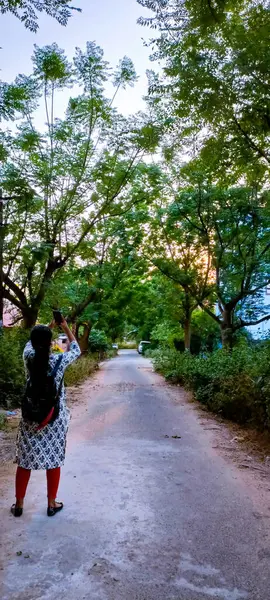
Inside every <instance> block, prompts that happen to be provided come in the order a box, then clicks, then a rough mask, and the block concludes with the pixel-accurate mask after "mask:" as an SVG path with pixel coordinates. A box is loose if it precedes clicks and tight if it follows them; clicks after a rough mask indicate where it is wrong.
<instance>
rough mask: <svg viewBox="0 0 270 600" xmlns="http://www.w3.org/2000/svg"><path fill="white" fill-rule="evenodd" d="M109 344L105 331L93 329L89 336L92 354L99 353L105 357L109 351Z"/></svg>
mask: <svg viewBox="0 0 270 600" xmlns="http://www.w3.org/2000/svg"><path fill="white" fill-rule="evenodd" d="M109 346H110V345H109V342H108V339H107V336H106V334H105V332H104V331H102V330H100V329H92V331H91V333H90V336H89V350H90V352H93V353H95V352H98V353H99V354H101V355H104V354H105V353H106V352H107V351H108V350H109Z"/></svg>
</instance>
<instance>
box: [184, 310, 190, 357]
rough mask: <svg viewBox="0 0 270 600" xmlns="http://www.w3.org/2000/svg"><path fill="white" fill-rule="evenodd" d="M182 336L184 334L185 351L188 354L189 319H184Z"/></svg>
mask: <svg viewBox="0 0 270 600" xmlns="http://www.w3.org/2000/svg"><path fill="white" fill-rule="evenodd" d="M184 334H185V350H188V351H189V352H190V342H191V318H190V317H189V318H186V320H185V322H184Z"/></svg>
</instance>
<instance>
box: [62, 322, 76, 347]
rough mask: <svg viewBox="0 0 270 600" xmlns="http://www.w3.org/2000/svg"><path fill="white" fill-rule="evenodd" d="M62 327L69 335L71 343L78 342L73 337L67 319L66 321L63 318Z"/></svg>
mask: <svg viewBox="0 0 270 600" xmlns="http://www.w3.org/2000/svg"><path fill="white" fill-rule="evenodd" d="M61 327H62V329H63V331H64V332H65V334H66V335H67V338H68V341H69V343H71V342H76V338H75V336H74V335H73V333H72V331H71V330H70V329H69V326H68V324H67V322H66V319H64V318H63V321H62V323H61Z"/></svg>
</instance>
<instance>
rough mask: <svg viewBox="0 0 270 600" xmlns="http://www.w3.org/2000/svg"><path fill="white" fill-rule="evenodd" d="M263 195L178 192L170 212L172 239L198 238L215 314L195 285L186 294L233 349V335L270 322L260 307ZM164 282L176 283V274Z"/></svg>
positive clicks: (269, 265) (269, 246) (269, 260)
mask: <svg viewBox="0 0 270 600" xmlns="http://www.w3.org/2000/svg"><path fill="white" fill-rule="evenodd" d="M267 204H268V194H267V193H265V192H263V191H262V192H260V193H258V192H257V190H254V189H246V188H231V189H221V188H218V187H212V188H208V187H203V186H199V187H197V189H196V188H195V189H194V188H187V189H186V190H183V191H180V193H179V196H178V198H177V199H176V201H175V202H174V203H173V204H172V205H171V207H170V209H169V223H170V226H171V227H172V233H171V237H172V238H173V237H175V238H176V239H177V237H178V229H179V227H180V228H182V230H185V231H187V232H188V233H189V232H190V233H192V234H193V235H195V236H196V237H197V240H198V244H199V245H200V246H201V250H200V252H201V256H205V259H206V257H208V258H207V262H208V264H209V270H208V282H207V284H208V289H209V290H210V291H211V290H212V294H213V297H214V298H216V305H217V310H213V309H211V306H209V304H208V302H207V301H205V300H202V298H200V297H199V296H198V292H197V290H196V287H195V286H194V283H193V282H192V281H188V283H187V285H188V289H189V290H190V293H191V294H192V295H193V297H194V298H195V299H197V302H198V305H199V306H200V307H201V308H203V309H204V310H205V311H206V312H207V314H208V315H210V316H211V317H212V318H213V319H214V320H215V321H216V322H217V323H218V324H219V325H220V328H221V333H222V340H223V344H224V346H231V345H232V344H233V336H234V333H235V332H236V331H238V330H239V329H242V328H243V327H246V326H252V325H257V324H258V323H261V322H263V321H265V320H269V318H270V314H269V306H265V307H264V306H262V303H261V297H262V293H263V290H264V289H265V287H266V286H267V285H269V283H270V236H269V231H270V230H269V209H268V208H267ZM168 276H170V277H171V278H173V279H175V280H177V278H178V275H177V272H175V269H170V270H168Z"/></svg>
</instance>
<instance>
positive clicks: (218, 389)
mask: <svg viewBox="0 0 270 600" xmlns="http://www.w3.org/2000/svg"><path fill="white" fill-rule="evenodd" d="M152 357H153V362H154V366H155V368H156V369H157V370H158V371H160V372H161V373H162V374H163V375H165V377H166V378H167V379H169V380H170V381H172V382H175V383H180V384H182V385H184V386H185V387H186V388H188V389H190V390H192V392H193V394H194V397H195V398H196V399H197V400H199V401H200V402H202V403H203V404H205V405H206V406H207V407H208V408H209V409H210V410H212V411H214V412H216V413H220V414H222V415H223V416H224V417H225V418H228V419H232V420H233V421H236V422H238V423H242V424H243V423H248V422H252V423H254V424H256V425H258V426H259V427H266V428H269V429H270V345H269V343H265V344H260V345H254V346H249V345H248V344H247V343H246V342H245V341H242V343H241V344H240V345H239V346H237V347H236V348H234V349H233V351H232V352H228V351H226V350H217V351H215V352H213V353H212V354H208V355H203V356H202V355H201V356H198V357H196V356H192V355H191V354H190V353H188V352H185V353H181V354H180V353H179V352H177V351H176V350H172V349H166V348H163V349H158V350H156V351H154V352H152Z"/></svg>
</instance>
